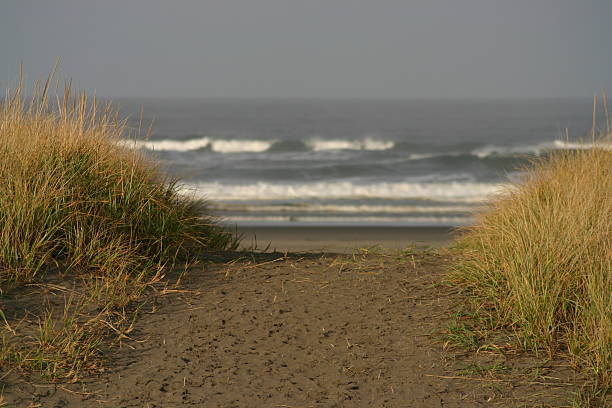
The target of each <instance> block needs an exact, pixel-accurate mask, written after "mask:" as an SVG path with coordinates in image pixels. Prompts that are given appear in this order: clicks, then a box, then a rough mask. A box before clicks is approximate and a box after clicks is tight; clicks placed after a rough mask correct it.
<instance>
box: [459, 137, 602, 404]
mask: <svg viewBox="0 0 612 408" xmlns="http://www.w3.org/2000/svg"><path fill="white" fill-rule="evenodd" d="M604 133H605V132H604ZM608 133H609V128H608ZM610 137H611V136H610V135H609V134H607V135H606V134H604V135H602V136H601V138H597V139H594V140H596V141H592V142H591V144H593V145H594V148H591V149H584V150H574V151H561V152H554V153H551V154H550V155H547V156H546V157H543V158H541V159H539V160H538V161H537V162H535V163H534V165H533V166H532V167H530V168H529V169H526V171H525V173H524V176H523V180H522V181H521V182H519V183H517V184H516V185H514V186H513V187H512V188H511V189H510V190H509V191H507V192H506V193H504V194H503V195H501V196H500V197H498V198H497V199H495V200H494V202H493V203H492V204H491V205H490V206H489V207H488V208H487V209H486V210H485V211H484V212H483V213H481V214H480V215H479V216H478V217H477V221H476V224H475V225H474V226H473V227H470V228H467V229H466V231H465V234H464V235H463V236H462V238H460V239H459V241H458V242H457V244H456V249H458V254H459V259H460V260H459V262H458V264H457V265H456V268H455V270H454V271H453V274H452V278H453V279H454V280H455V282H459V283H461V284H462V285H464V286H466V287H468V288H469V290H470V291H471V293H473V295H475V299H476V301H477V302H478V303H479V305H480V309H481V311H483V310H485V309H487V310H488V311H489V312H490V313H492V317H493V321H494V322H496V324H498V325H500V326H505V327H509V328H511V329H513V330H515V331H516V332H517V334H518V336H519V338H520V339H521V340H522V344H523V346H524V347H525V348H527V349H531V350H535V351H538V352H542V351H544V352H547V353H549V354H550V355H553V354H556V353H560V354H562V355H565V356H568V357H569V358H570V361H571V362H572V363H573V364H574V365H575V366H576V367H577V368H581V369H583V370H585V371H586V372H587V373H590V374H591V375H592V378H593V379H595V380H596V381H595V383H596V384H597V388H598V389H599V390H603V392H604V393H605V390H608V389H609V388H610V386H611V385H612V151H610V150H609V146H610V144H609V143H610V141H609V138H610Z"/></svg>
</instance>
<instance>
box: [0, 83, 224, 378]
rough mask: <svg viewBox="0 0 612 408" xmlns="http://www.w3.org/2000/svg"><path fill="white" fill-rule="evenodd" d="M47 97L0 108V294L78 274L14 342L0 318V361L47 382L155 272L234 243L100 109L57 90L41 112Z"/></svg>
mask: <svg viewBox="0 0 612 408" xmlns="http://www.w3.org/2000/svg"><path fill="white" fill-rule="evenodd" d="M47 88H48V83H47V85H45V86H37V87H36V92H35V96H34V97H33V98H32V99H31V100H27V101H26V100H25V99H24V97H23V96H22V91H21V90H22V87H21V86H20V87H19V88H18V89H17V90H16V91H15V92H14V93H13V94H11V95H10V96H8V97H7V98H6V100H5V101H4V103H3V104H0V180H2V182H1V183H0V290H1V291H2V293H4V294H6V293H7V292H8V291H10V290H13V289H15V288H16V287H19V286H20V285H23V284H26V283H32V282H36V281H37V280H38V279H40V278H42V277H43V276H44V274H45V273H47V272H48V271H50V270H55V271H60V272H61V273H62V274H63V275H64V276H72V277H77V276H78V277H79V279H80V281H81V284H82V285H83V286H84V288H82V290H79V293H80V294H81V295H82V296H79V297H78V298H70V299H68V300H66V302H65V305H64V306H65V307H64V311H63V312H62V313H61V314H60V315H57V313H55V314H54V312H53V311H46V312H45V314H44V315H38V316H37V317H36V319H35V320H36V321H37V323H36V324H37V326H38V327H37V328H36V330H34V331H33V332H32V330H29V331H28V330H26V329H24V330H25V332H24V334H23V335H19V330H18V328H19V327H21V326H26V327H27V326H28V325H27V324H26V325H23V324H22V323H23V322H21V323H19V324H17V323H15V324H13V323H11V321H10V317H9V316H7V313H0V316H1V317H2V318H3V320H4V323H5V326H6V330H5V331H4V333H3V334H4V336H3V343H2V345H0V347H2V349H1V350H0V360H4V362H9V363H10V364H9V365H12V366H14V365H19V366H22V367H30V368H34V369H38V370H44V371H47V372H48V373H49V374H52V375H55V374H57V373H58V372H59V371H61V370H62V369H65V371H68V372H76V371H78V369H80V368H81V367H82V366H83V364H84V361H86V360H88V359H89V354H90V353H92V352H93V351H92V349H95V348H96V347H97V346H96V345H97V344H99V343H100V342H101V341H102V338H103V337H104V335H105V334H104V332H105V330H106V332H108V330H107V329H109V327H110V328H111V329H112V330H115V331H117V330H118V329H117V327H119V323H118V321H119V320H121V319H120V318H119V317H118V316H119V315H121V313H120V312H121V311H122V310H124V308H125V307H126V306H127V305H128V304H129V303H130V302H131V301H133V300H135V299H137V298H138V297H139V296H140V294H141V293H142V291H143V290H144V288H145V287H146V286H147V285H148V284H149V283H150V282H151V280H152V279H155V277H159V276H160V274H161V273H162V272H161V271H162V269H163V268H164V266H165V265H167V264H168V263H173V262H174V261H175V260H176V259H177V257H178V256H180V255H181V254H187V253H188V252H189V249H190V248H194V247H197V248H214V249H224V248H227V247H228V246H231V245H233V244H234V242H235V241H234V238H233V237H232V235H231V234H229V233H227V232H225V231H223V230H222V229H221V228H220V227H219V226H217V225H216V224H215V223H214V220H213V219H212V218H210V217H207V216H204V213H205V210H206V209H205V207H203V206H202V205H201V204H200V203H198V202H194V201H192V200H190V199H188V198H186V197H183V196H181V195H179V193H178V188H177V185H176V181H174V180H170V179H168V178H167V177H165V176H163V175H162V174H161V173H160V172H159V171H158V169H157V168H156V166H155V165H154V164H153V163H152V162H150V161H149V160H147V159H146V158H144V157H143V156H142V155H141V154H140V153H138V152H135V151H131V150H127V149H125V148H122V147H120V146H118V144H117V143H116V141H117V140H118V139H119V138H121V137H123V136H125V130H126V127H125V121H121V120H119V119H118V116H117V114H116V113H115V112H114V111H113V110H112V109H111V107H110V106H109V105H106V106H98V105H97V104H96V102H95V101H88V99H87V97H86V96H85V95H78V96H71V93H70V89H69V87H67V89H66V91H65V93H64V96H63V98H58V99H57V100H58V102H57V103H56V104H55V103H54V104H53V106H50V104H49V103H48V98H47ZM70 293H76V292H75V291H73V292H70ZM0 300H1V299H0ZM3 310H5V308H4V307H3V305H2V303H0V312H2V311H3ZM92 310H93V311H95V313H94V314H92ZM5 311H6V310H5ZM85 311H87V313H85ZM111 315H112V316H113V317H112V319H111V318H110V317H109V316H111ZM123 318H124V319H126V318H127V317H126V315H125V313H123ZM7 319H8V320H7ZM17 326H19V327H17ZM30 329H31V328H30Z"/></svg>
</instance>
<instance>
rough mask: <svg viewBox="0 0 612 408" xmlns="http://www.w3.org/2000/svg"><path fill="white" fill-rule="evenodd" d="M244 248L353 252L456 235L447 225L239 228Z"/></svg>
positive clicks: (445, 241) (422, 244) (445, 240)
mask: <svg viewBox="0 0 612 408" xmlns="http://www.w3.org/2000/svg"><path fill="white" fill-rule="evenodd" d="M237 231H238V234H241V235H242V237H243V242H242V246H243V248H245V249H259V250H263V249H266V248H267V249H269V250H272V251H278V252H315V253H316V252H327V253H352V252H353V251H355V250H357V249H360V248H370V247H375V246H380V247H382V248H387V249H405V248H411V247H418V248H426V247H432V248H439V247H442V246H446V245H449V244H450V243H451V242H452V240H453V238H454V236H455V235H456V232H455V229H454V228H450V227H381V226H377V227H358V226H324V227H291V226H279V227H265V226H260V227H244V226H243V227H241V228H239V229H238V230H237Z"/></svg>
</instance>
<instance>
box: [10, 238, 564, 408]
mask: <svg viewBox="0 0 612 408" xmlns="http://www.w3.org/2000/svg"><path fill="white" fill-rule="evenodd" d="M250 232H252V233H253V234H255V233H257V234H258V236H261V237H266V239H269V240H270V241H271V242H272V243H273V244H274V245H276V246H277V247H284V248H296V250H301V251H308V250H314V249H316V248H320V247H321V246H328V245H332V248H333V249H335V250H346V249H347V248H352V247H355V246H360V245H358V244H363V245H366V244H369V243H375V242H376V241H375V240H377V239H378V240H381V238H386V239H387V241H384V240H382V241H383V242H386V243H387V244H389V245H394V246H395V247H398V248H399V247H403V246H405V245H404V244H406V243H410V242H412V240H411V239H409V238H418V239H414V240H415V241H418V242H422V243H427V244H441V243H443V242H446V241H447V240H448V232H443V231H441V230H435V231H431V230H430V231H427V232H428V234H427V235H426V234H422V235H418V234H416V232H415V230H414V229H363V228H361V229H350V230H349V229H328V230H325V229H317V230H315V229H310V230H305V229H304V230H302V229H284V230H282V229H278V230H262V229H254V230H252V231H250ZM323 232H325V233H323ZM357 232H358V233H359V234H362V235H357V234H355V233H357ZM317 234H318V235H317ZM415 234H416V235H415ZM356 236H357V239H355V237H356ZM338 238H342V239H338ZM259 239H261V238H259ZM334 239H338V240H337V241H334ZM201 260H202V261H203V263H202V264H201V265H199V266H193V267H191V268H189V269H188V270H186V271H185V270H183V271H182V272H185V273H182V274H181V273H180V271H176V272H175V273H174V274H172V273H169V274H168V275H167V276H166V279H167V281H168V282H173V281H174V282H175V281H177V279H178V276H180V277H181V278H180V286H177V287H176V290H166V289H167V288H166V287H165V286H162V289H163V290H155V291H154V295H149V297H148V299H147V301H146V302H145V303H144V304H143V306H142V308H141V310H140V315H139V318H138V320H137V321H136V323H135V325H134V327H133V330H131V331H130V332H129V335H128V337H124V338H123V339H122V340H121V342H120V344H121V347H120V348H119V349H113V350H112V351H110V352H109V353H108V354H107V355H106V359H105V361H106V363H105V364H104V365H103V366H101V367H100V372H98V373H92V374H90V375H85V376H83V377H81V378H80V381H79V382H77V383H74V384H72V383H62V382H61V381H60V382H53V383H45V381H44V379H41V378H31V377H28V376H27V375H25V376H24V374H23V373H19V372H9V373H8V374H7V376H6V378H4V379H3V380H2V382H3V383H4V384H5V385H4V390H3V392H4V395H3V398H4V399H5V402H7V403H9V404H13V405H9V406H24V407H25V406H32V407H34V406H37V407H43V406H44V407H60V406H61V407H75V408H76V407H79V408H80V407H150V408H154V407H178V406H192V407H245V408H246V407H249V408H250V407H270V408H273V407H274V408H280V407H284V408H286V407H327V408H331V407H398V408H399V407H446V408H449V407H457V408H459V407H489V406H535V405H537V406H540V405H538V404H544V405H542V406H561V405H562V404H564V403H565V402H566V401H567V396H568V393H569V392H570V391H573V390H575V389H576V387H568V386H567V384H568V383H571V382H572V381H576V378H575V376H574V373H573V372H572V371H571V369H569V368H568V367H567V364H566V363H564V362H557V361H549V360H546V359H545V358H541V359H536V358H534V357H533V356H529V355H520V354H518V355H517V354H516V353H505V352H504V350H502V351H496V350H494V349H491V350H489V349H487V350H486V351H483V352H479V353H475V352H469V351H467V350H466V348H465V347H459V348H456V349H455V348H453V347H449V343H448V339H447V338H446V337H445V334H444V333H446V332H447V330H448V327H449V325H452V324H455V325H456V324H461V325H463V324H464V321H463V320H462V321H461V322H460V323H457V322H456V321H455V320H454V319H455V318H453V317H452V314H453V313H454V312H455V311H456V310H457V308H458V307H460V306H461V305H465V298H462V297H461V295H460V294H458V292H457V291H456V290H455V289H453V288H451V287H449V286H448V285H445V284H444V279H445V276H446V273H447V271H448V269H449V267H450V265H451V264H452V259H451V258H450V255H449V254H448V253H446V252H445V251H444V250H440V251H421V250H418V249H415V250H414V251H412V252H410V251H404V252H403V253H401V254H399V253H398V252H397V251H395V250H389V251H386V252H385V251H384V250H381V249H378V250H376V251H372V250H362V251H359V250H357V251H355V252H353V253H352V254H351V255H346V254H329V253H327V254H324V253H299V254H296V253H294V254H283V253H257V252H225V253H214V254H203V255H202V259H201ZM65 285H68V284H67V283H66V284H65ZM169 289H172V286H170V287H169ZM31 296H34V299H37V300H39V301H40V302H41V303H44V304H54V302H55V303H60V302H58V300H61V297H62V296H64V294H63V292H57V293H54V292H52V291H46V292H44V293H43V292H41V295H40V296H37V295H31ZM48 297H55V298H53V299H47V298H48ZM30 299H31V297H30ZM532 369H533V370H537V372H538V373H539V374H538V375H547V376H548V377H546V380H541V378H540V377H529V378H535V379H536V380H537V381H532V380H529V379H526V378H527V377H526V376H527V375H529V373H531V370H532ZM556 383H558V385H557V384H556Z"/></svg>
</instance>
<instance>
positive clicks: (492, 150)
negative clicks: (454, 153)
mask: <svg viewBox="0 0 612 408" xmlns="http://www.w3.org/2000/svg"><path fill="white" fill-rule="evenodd" d="M592 148H599V149H605V150H612V143H606V142H595V143H586V142H570V141H567V140H554V141H552V142H542V143H536V144H526V145H517V146H495V145H489V146H484V147H481V148H478V149H474V150H472V152H471V153H472V154H473V155H474V156H477V157H479V158H481V159H483V158H485V157H489V156H493V155H496V156H508V155H517V154H541V153H543V152H546V151H550V150H584V149H592Z"/></svg>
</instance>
